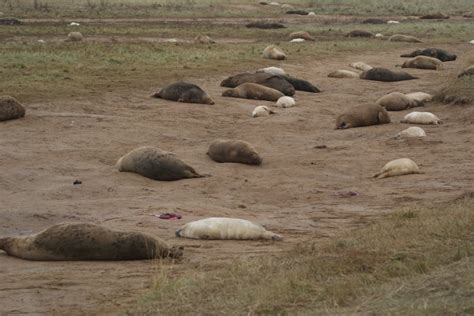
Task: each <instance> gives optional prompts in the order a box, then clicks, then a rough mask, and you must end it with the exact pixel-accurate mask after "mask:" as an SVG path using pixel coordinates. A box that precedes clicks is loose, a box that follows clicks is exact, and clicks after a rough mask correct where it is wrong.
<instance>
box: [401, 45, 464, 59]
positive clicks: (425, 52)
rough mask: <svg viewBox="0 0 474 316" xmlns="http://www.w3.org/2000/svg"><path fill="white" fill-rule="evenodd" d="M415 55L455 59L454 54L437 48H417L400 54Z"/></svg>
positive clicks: (404, 55)
mask: <svg viewBox="0 0 474 316" xmlns="http://www.w3.org/2000/svg"><path fill="white" fill-rule="evenodd" d="M416 56H428V57H434V58H437V59H439V60H441V61H453V60H456V58H457V55H456V54H450V53H448V52H447V51H445V50H444V49H439V48H425V49H417V50H415V51H413V52H411V53H409V54H403V55H400V57H416Z"/></svg>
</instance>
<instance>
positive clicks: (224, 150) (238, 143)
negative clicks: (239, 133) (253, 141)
mask: <svg viewBox="0 0 474 316" xmlns="http://www.w3.org/2000/svg"><path fill="white" fill-rule="evenodd" d="M207 155H208V156H209V157H210V158H211V159H212V160H214V161H216V162H221V163H222V162H236V163H243V164H247V165H260V164H261V163H262V160H263V159H262V158H261V157H260V155H259V154H258V152H257V151H256V150H255V148H253V146H252V145H250V144H249V143H247V142H245V141H243V140H224V139H218V140H215V141H213V142H212V143H211V145H210V146H209V149H208V151H207Z"/></svg>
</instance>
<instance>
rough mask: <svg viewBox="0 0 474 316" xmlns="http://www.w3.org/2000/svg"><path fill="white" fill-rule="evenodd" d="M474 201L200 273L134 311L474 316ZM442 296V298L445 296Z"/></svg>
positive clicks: (163, 279) (156, 292) (157, 291)
mask: <svg viewBox="0 0 474 316" xmlns="http://www.w3.org/2000/svg"><path fill="white" fill-rule="evenodd" d="M473 227H474V199H473V198H472V196H471V197H470V198H462V199H459V200H457V201H454V202H452V203H450V204H449V205H439V206H437V207H433V208H409V209H403V210H399V211H396V212H394V213H393V214H392V215H390V216H388V217H386V218H385V219H383V220H381V221H378V222H376V223H374V224H372V225H369V226H368V227H366V228H362V229H357V230H354V231H352V232H348V233H346V234H345V235H343V236H340V237H339V238H335V239H331V240H328V241H320V240H308V242H307V243H305V244H303V245H300V246H298V247H296V248H295V249H294V250H293V251H291V252H289V253H286V254H280V255H275V256H272V257H265V258H264V257H257V258H254V259H250V260H237V261H236V262H235V263H233V264H229V265H227V266H222V267H220V268H218V269H217V270H215V269H214V270H213V271H206V269H205V267H202V268H201V269H202V270H200V271H199V269H198V271H196V272H195V273H188V274H186V275H182V276H179V277H173V276H171V275H169V274H166V273H161V274H158V275H157V279H156V282H155V285H154V288H153V289H152V290H151V291H150V292H149V293H148V295H146V296H145V297H143V299H142V301H141V302H140V304H139V305H138V306H137V307H136V308H135V309H133V310H131V311H129V313H130V314H150V315H152V314H160V315H163V314H166V315H178V314H185V315H186V314H193V315H254V314H272V315H276V314H279V315H284V314H303V315H305V314H308V315H310V314H337V313H354V312H357V311H359V312H360V311H363V312H364V313H366V312H369V311H373V312H377V311H378V312H381V313H382V314H383V313H388V312H389V311H390V310H391V311H392V312H394V311H395V312H397V313H398V312H402V311H403V312H404V313H407V314H414V313H416V314H425V315H433V313H434V314H437V315H443V314H444V315H446V314H451V315H452V314H465V313H469V312H472V311H474V302H473V301H472V300H471V299H470V297H471V298H472V296H471V295H472V283H470V282H472V280H473V277H472V276H473V275H474V264H473V261H472V260H473V255H474V239H473V237H474V236H473V230H472V229H473ZM440 296H442V297H440Z"/></svg>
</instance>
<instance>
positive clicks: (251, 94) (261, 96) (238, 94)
mask: <svg viewBox="0 0 474 316" xmlns="http://www.w3.org/2000/svg"><path fill="white" fill-rule="evenodd" d="M222 96H223V97H233V98H242V99H253V100H266V101H277V100H278V99H279V98H280V97H282V96H283V93H281V92H280V91H278V90H275V89H272V88H268V87H265V86H262V85H260V84H256V83H249V82H247V83H243V84H241V85H239V86H238V87H236V88H233V89H228V90H225V91H224V92H222Z"/></svg>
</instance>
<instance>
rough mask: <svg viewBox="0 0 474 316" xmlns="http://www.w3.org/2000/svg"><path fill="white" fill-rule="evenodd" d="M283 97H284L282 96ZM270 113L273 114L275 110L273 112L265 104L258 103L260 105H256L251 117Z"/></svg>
mask: <svg viewBox="0 0 474 316" xmlns="http://www.w3.org/2000/svg"><path fill="white" fill-rule="evenodd" d="M283 98H285V97H283ZM286 98H290V97H286ZM270 114H275V112H273V111H272V110H270V109H269V108H268V107H267V106H265V105H260V106H257V107H256V108H255V109H254V110H253V112H252V117H260V116H268V115H270Z"/></svg>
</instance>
